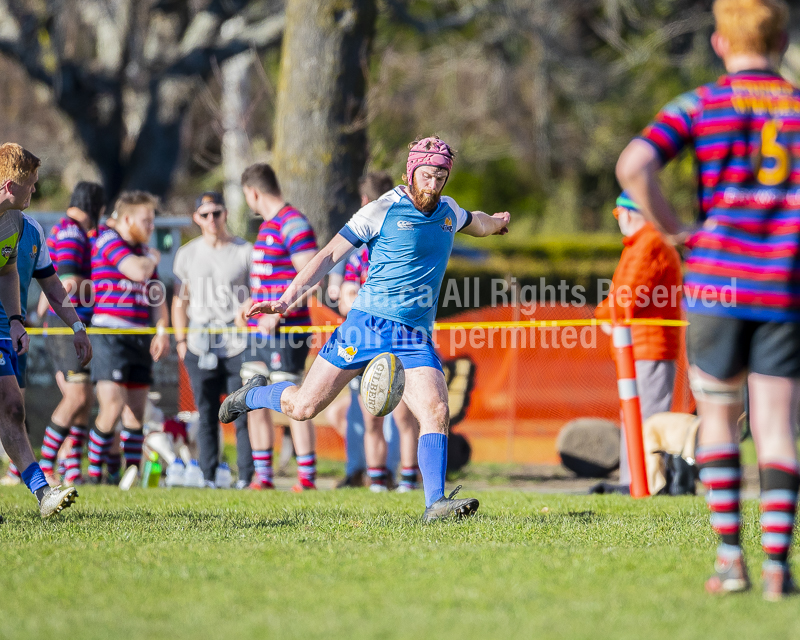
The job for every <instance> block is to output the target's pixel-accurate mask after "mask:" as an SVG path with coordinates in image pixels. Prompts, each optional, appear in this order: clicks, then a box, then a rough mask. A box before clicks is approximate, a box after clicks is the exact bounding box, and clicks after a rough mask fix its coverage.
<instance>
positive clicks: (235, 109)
mask: <svg viewBox="0 0 800 640" xmlns="http://www.w3.org/2000/svg"><path fill="white" fill-rule="evenodd" d="M252 63H253V54H252V53H251V52H250V51H247V52H245V53H240V54H239V55H238V56H234V57H232V58H230V59H229V60H227V61H226V62H225V63H224V64H223V65H222V129H223V133H222V168H223V171H224V174H225V186H224V187H223V191H224V196H225V204H226V206H227V207H228V226H229V227H230V229H231V231H232V232H233V233H235V234H236V235H237V236H242V237H244V236H245V235H246V234H247V221H248V209H247V206H246V203H245V201H244V193H242V182H241V178H242V172H243V171H244V170H245V169H246V168H247V165H248V164H249V161H250V140H249V139H248V136H247V122H246V119H247V116H246V113H245V112H246V110H247V104H248V100H249V93H250V68H251V65H252Z"/></svg>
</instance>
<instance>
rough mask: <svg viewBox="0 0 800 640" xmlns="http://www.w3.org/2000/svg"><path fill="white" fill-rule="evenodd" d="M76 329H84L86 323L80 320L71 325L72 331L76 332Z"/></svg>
mask: <svg viewBox="0 0 800 640" xmlns="http://www.w3.org/2000/svg"><path fill="white" fill-rule="evenodd" d="M78 331H86V325H85V324H83V322H81V321H80V320H78V321H77V322H76V323H74V324H73V325H72V333H78Z"/></svg>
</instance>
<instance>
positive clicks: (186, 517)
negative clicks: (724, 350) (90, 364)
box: [0, 487, 800, 640]
mask: <svg viewBox="0 0 800 640" xmlns="http://www.w3.org/2000/svg"><path fill="white" fill-rule="evenodd" d="M478 497H479V498H480V500H481V503H482V506H481V510H480V512H479V514H478V515H477V516H476V517H475V518H473V519H471V520H469V521H466V522H452V523H437V524H434V525H431V526H423V525H422V524H421V523H420V520H419V516H420V514H421V502H422V498H421V495H420V494H415V495H395V494H390V495H374V494H371V493H369V492H368V491H366V490H348V491H340V492H318V493H310V494H303V495H292V494H288V493H275V492H273V493H251V492H234V491H215V492H211V491H194V492H193V491H190V490H175V491H168V490H149V491H143V490H133V491H131V492H129V493H122V492H120V491H118V490H115V489H111V488H105V487H102V488H84V489H81V498H80V500H79V502H78V504H77V505H76V506H75V507H73V508H72V509H70V510H69V511H68V512H66V513H65V514H63V515H62V516H61V517H57V518H55V519H53V520H51V521H47V522H42V521H40V519H39V517H38V515H37V513H36V511H35V509H34V506H35V503H34V501H33V498H32V497H31V496H30V494H29V493H27V492H26V491H25V490H24V488H19V487H16V488H12V489H8V490H6V489H3V490H2V491H0V513H2V514H3V515H4V516H5V520H6V521H5V524H3V525H0V554H2V555H1V556H0V557H2V565H1V567H0V572H2V573H1V574H0V575H2V580H0V638H8V639H10V640H12V639H13V640H16V639H22V638H80V639H81V640H90V639H94V638H98V639H100V638H103V639H106V638H117V637H118V638H125V639H138V638H143V639H144V638H147V639H150V640H152V639H155V638H168V639H170V640H180V639H183V638H237V639H239V638H304V639H308V638H348V639H350V638H412V639H422V638H437V639H439V638H457V639H459V640H461V639H464V638H526V639H531V638H592V639H593V640H594V639H598V638H613V639H615V640H618V639H623V638H636V639H637V640H640V639H643V638H646V639H647V640H656V639H660V638H664V639H665V640H666V639H669V640H674V639H675V638H680V639H681V640H683V639H686V638H763V637H773V636H774V637H780V638H797V637H800V627H799V626H798V624H797V622H798V613H797V605H798V600H797V599H795V600H793V601H788V602H781V603H777V604H769V603H765V602H764V601H762V599H761V596H760V593H759V591H758V587H759V584H758V580H757V581H756V583H757V584H756V586H757V589H756V590H755V591H754V592H752V593H749V594H744V595H740V596H735V597H728V598H712V597H709V596H707V595H705V593H704V592H703V587H702V585H703V581H704V579H705V578H706V576H707V573H708V571H709V569H710V565H711V562H712V559H713V555H714V546H715V541H714V538H713V536H712V533H711V530H710V527H709V525H708V516H707V512H706V508H705V506H704V504H703V501H702V499H700V498H672V499H670V498H655V499H650V500H643V501H631V500H629V499H626V498H623V497H620V496H561V495H542V494H534V493H527V492H525V493H523V492H513V491H508V490H506V491H489V492H481V493H479V494H478ZM745 511H746V522H747V525H746V527H745V530H744V539H745V544H746V547H747V551H748V553H749V554H750V558H751V565H752V567H753V569H754V571H753V574H754V577H756V578H757V573H758V572H757V570H756V569H757V568H758V566H759V564H760V561H761V554H760V551H759V550H758V532H757V525H756V523H755V521H756V516H757V505H756V504H755V503H748V504H747V505H746V510H745Z"/></svg>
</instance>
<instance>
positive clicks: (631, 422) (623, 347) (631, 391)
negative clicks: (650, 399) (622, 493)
mask: <svg viewBox="0 0 800 640" xmlns="http://www.w3.org/2000/svg"><path fill="white" fill-rule="evenodd" d="M612 340H613V345H614V360H615V361H616V363H617V390H618V391H619V404H620V407H621V408H622V418H623V420H624V421H625V446H626V447H627V449H628V464H629V465H630V467H631V497H633V498H646V497H647V496H649V495H650V491H649V490H648V488H647V471H646V469H645V464H644V440H643V436H642V408H641V405H640V404H639V389H638V387H637V385H636V361H635V360H634V357H633V336H632V335H631V326H630V324H621V323H619V321H617V319H616V318H614V325H613V330H612Z"/></svg>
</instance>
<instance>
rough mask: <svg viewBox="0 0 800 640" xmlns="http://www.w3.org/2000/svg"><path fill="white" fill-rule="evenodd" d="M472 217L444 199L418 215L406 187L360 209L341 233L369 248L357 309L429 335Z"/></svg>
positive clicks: (449, 199)
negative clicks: (457, 242) (453, 256)
mask: <svg viewBox="0 0 800 640" xmlns="http://www.w3.org/2000/svg"><path fill="white" fill-rule="evenodd" d="M470 222H472V214H471V213H470V212H469V211H467V210H465V209H462V208H461V207H459V206H458V204H456V202H455V200H453V199H452V198H450V197H447V196H442V198H441V200H440V201H439V204H438V206H437V207H436V209H434V210H433V211H432V212H430V213H425V212H422V211H419V210H418V209H416V208H415V207H414V205H413V203H412V202H411V200H410V198H409V197H408V196H407V195H406V193H405V189H404V188H403V187H396V188H394V189H392V190H391V191H388V192H387V193H385V194H384V195H382V196H381V197H380V198H378V199H377V200H375V201H373V202H370V203H369V204H367V205H365V206H364V207H362V208H361V209H359V210H358V211H357V212H356V213H355V215H354V216H353V217H352V218H351V219H350V221H349V222H348V223H347V224H346V225H345V226H344V227H343V228H342V230H341V231H340V232H339V234H340V235H342V236H343V237H344V238H345V239H347V240H348V241H349V242H350V243H351V244H353V245H354V246H356V247H359V246H361V245H363V244H366V245H367V246H368V247H369V256H370V258H369V273H368V275H367V280H366V282H365V283H364V285H363V286H362V287H361V289H360V290H359V292H358V296H357V297H356V299H355V302H354V303H353V309H358V310H360V311H363V312H365V313H369V314H371V315H373V316H377V317H379V318H386V319H387V320H394V321H397V322H400V323H402V324H405V325H407V326H410V327H413V328H415V329H419V330H421V331H424V332H425V333H427V334H429V333H430V332H431V331H432V329H433V321H434V319H435V318H436V303H437V301H438V300H439V291H440V289H441V287H442V280H443V278H444V272H445V269H446V268H447V262H448V260H449V259H450V252H451V251H452V250H453V239H454V237H455V233H456V231H459V230H461V229H463V228H464V227H466V226H467V225H469V224H470Z"/></svg>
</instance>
